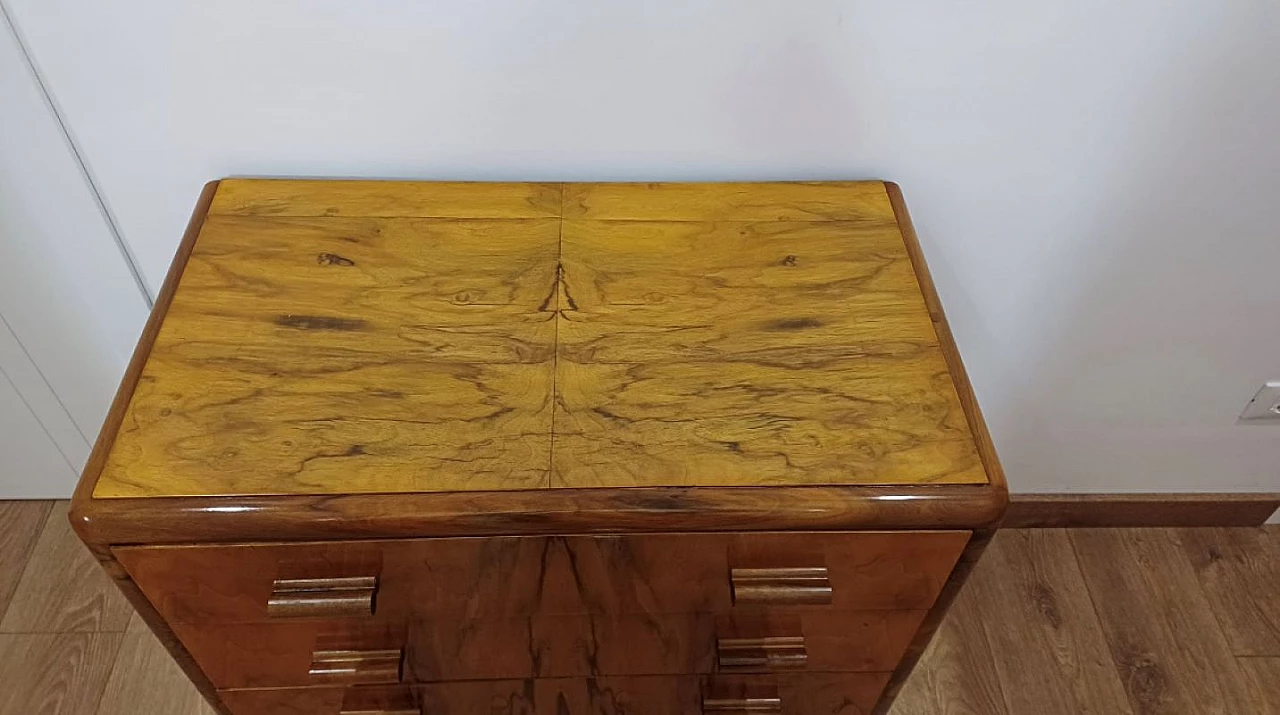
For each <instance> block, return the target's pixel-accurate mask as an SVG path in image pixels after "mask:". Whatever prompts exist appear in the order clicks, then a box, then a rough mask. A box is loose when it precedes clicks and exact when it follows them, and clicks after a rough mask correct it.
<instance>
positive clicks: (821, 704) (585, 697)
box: [219, 673, 889, 715]
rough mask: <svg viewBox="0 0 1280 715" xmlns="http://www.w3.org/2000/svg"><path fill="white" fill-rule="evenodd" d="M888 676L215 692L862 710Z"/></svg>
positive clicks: (303, 707) (395, 712) (455, 710)
mask: <svg viewBox="0 0 1280 715" xmlns="http://www.w3.org/2000/svg"><path fill="white" fill-rule="evenodd" d="M888 679H889V674H888V673H845V674H830V673H808V674H788V675H767V676H714V677H706V676H702V677H699V676H685V677H602V678H551V679H541V680H489V681H469V682H458V683H439V684H430V685H419V686H413V687H400V688H382V687H368V686H361V687H353V688H285V689H266V690H240V691H235V690H232V691H220V693H219V694H220V695H221V697H222V699H223V703H224V704H225V705H226V706H227V708H228V709H229V710H230V712H231V714H232V715H357V714H358V715H419V714H421V715H428V714H429V715H485V714H490V715H633V714H635V713H644V714H645V715H692V714H696V713H704V714H705V715H745V714H746V713H756V714H758V715H768V714H769V713H777V714H780V715H813V714H814V713H822V714H823V715H866V714H867V713H869V712H870V711H871V708H872V707H874V706H875V703H876V701H877V700H878V699H879V697H880V693H881V692H882V691H883V690H884V686H885V684H886V683H887V682H888Z"/></svg>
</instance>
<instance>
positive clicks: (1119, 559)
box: [1071, 529, 1258, 715]
mask: <svg viewBox="0 0 1280 715" xmlns="http://www.w3.org/2000/svg"><path fill="white" fill-rule="evenodd" d="M1071 541H1072V543H1073V544H1074V546H1075V549H1076V552H1077V553H1078V554H1079V557H1080V566H1081V569H1082V571H1083V573H1084V578H1085V582H1086V583H1087V585H1088V587H1089V592H1090V595H1091V596H1092V598H1093V604H1094V607H1095V609H1096V611H1097V614H1098V618H1099V619H1100V621H1101V623H1102V629H1103V632H1104V633H1105V634H1106V636H1107V641H1108V643H1109V645H1110V649H1111V654H1112V657H1113V659H1114V660H1115V663H1116V666H1117V668H1118V669H1119V670H1120V673H1121V678H1122V680H1123V682H1124V685H1125V689H1126V691H1127V692H1128V695H1129V703H1130V705H1131V706H1132V709H1133V712H1134V715H1155V714H1157V713H1159V714H1164V713H1179V714H1190V715H1199V714H1201V713H1215V714H1217V713H1221V714H1222V715H1226V714H1228V713H1246V712H1258V710H1257V709H1256V703H1257V701H1256V699H1255V697H1253V694H1252V693H1251V690H1250V687H1249V684H1248V681H1247V680H1246V679H1245V677H1244V674H1243V673H1242V671H1241V670H1240V668H1239V666H1238V665H1237V664H1236V663H1235V662H1234V660H1233V658H1232V654H1231V648H1230V646H1229V644H1228V643H1227V640H1226V638H1225V637H1224V636H1223V634H1222V631H1221V630H1219V628H1218V623H1217V622H1216V620H1215V619H1214V617H1213V613H1212V611H1211V610H1210V607H1209V604H1208V602H1207V601H1206V600H1205V597H1204V594H1203V592H1202V591H1201V590H1200V585H1199V583H1198V582H1197V580H1196V576H1195V573H1194V572H1193V571H1192V569H1191V566H1190V565H1189V564H1188V563H1187V561H1186V558H1185V555H1184V552H1183V548H1182V546H1181V545H1180V543H1179V542H1178V539H1177V534H1176V532H1173V531H1171V530H1165V529H1145V530H1111V529H1080V530H1076V531H1073V532H1072V533H1071ZM1209 663H1216V664H1219V665H1218V666H1217V667H1213V668H1210V667H1208V664H1209Z"/></svg>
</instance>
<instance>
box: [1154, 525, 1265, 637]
mask: <svg viewBox="0 0 1280 715" xmlns="http://www.w3.org/2000/svg"><path fill="white" fill-rule="evenodd" d="M1277 535H1280V531H1276V530H1275V529H1270V528H1267V529H1264V528H1256V529H1182V530H1180V531H1179V532H1178V537H1179V538H1180V539H1181V540H1182V544H1183V546H1184V547H1185V552H1186V554H1187V558H1189V559H1190V560H1191V565H1192V566H1193V567H1194V568H1195V570H1196V576H1197V577H1198V578H1199V579H1200V585H1201V586H1202V587H1203V588H1204V592H1205V595H1206V596H1207V597H1208V599H1209V603H1210V605H1211V606H1212V607H1213V612H1214V614H1216V615H1217V617H1218V622H1219V623H1221V624H1222V630H1223V632H1225V633H1226V635H1227V641H1228V642H1229V643H1230V644H1231V649H1232V651H1233V652H1234V653H1235V654H1236V655H1255V656H1259V655H1265V656H1280V538H1277Z"/></svg>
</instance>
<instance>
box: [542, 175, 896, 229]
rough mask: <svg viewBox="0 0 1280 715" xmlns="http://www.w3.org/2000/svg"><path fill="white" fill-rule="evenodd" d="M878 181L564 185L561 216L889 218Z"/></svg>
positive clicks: (875, 220)
mask: <svg viewBox="0 0 1280 715" xmlns="http://www.w3.org/2000/svg"><path fill="white" fill-rule="evenodd" d="M883 187H884V185H883V184H882V183H881V182H879V181H814V182H784V183H752V184H724V183H705V184H633V183H617V184H565V185H564V216H565V218H589V219H609V220H630V221H680V220H688V221H717V220H736V221H867V222H869V223H873V224H882V223H884V222H885V221H892V220H893V209H892V208H891V207H890V206H889V205H888V204H887V203H885V196H884V188H883Z"/></svg>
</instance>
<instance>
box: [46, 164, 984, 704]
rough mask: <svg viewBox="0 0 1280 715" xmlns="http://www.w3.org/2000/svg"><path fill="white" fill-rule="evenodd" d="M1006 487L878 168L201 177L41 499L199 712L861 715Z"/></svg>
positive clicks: (945, 599) (915, 637) (895, 200)
mask: <svg viewBox="0 0 1280 715" xmlns="http://www.w3.org/2000/svg"><path fill="white" fill-rule="evenodd" d="M1006 501H1007V495H1006V489H1005V484H1004V478H1003V475H1002V473H1001V471H1000V466H999V463H998V460H997V458H996V454H995V451H994V448H993V447H992V444H991V440H990V437H989V436H988V434H987V431H986V427H985V425H984V424H983V421H982V416H981V414H980V412H979V410H978V405H977V403H976V401H975V399H974V396H973V391H972V389H971V388H970V386H969V383H968V380H967V378H966V377H965V374H964V369H963V366H962V365H961V362H960V358H959V355H958V353H957V351H956V348H955V344H954V341H953V339H952V337H951V334H950V331H949V329H948V328H947V325H946V321H945V319H944V318H943V314H942V310H941V307H940V305H939V303H938V299H937V296H936V294H935V291H934V288H933V285H932V282H931V281H930V279H929V276H928V272H927V270H926V268H925V264H924V260H923V256H922V254H921V251H920V248H919V245H918V243H917V241H916V238H915V235H914V233H913V231H912V229H911V224H910V221H909V219H908V217H907V214H906V210H905V208H904V205H903V202H902V198H901V195H900V193H899V191H898V188H897V186H895V185H893V184H888V183H884V182H877V181H861V182H813V183H757V184H515V183H510V184H498V183H438V182H401V181H336V180H324V181H320V180H307V181H304V180H281V179H275V180H271V179H226V180H222V181H219V182H213V183H210V184H209V185H208V186H207V187H206V188H205V191H204V193H203V195H202V197H201V199H200V202H199V205H198V206H197V209H196V212H195V214H194V216H193V218H192V221H191V224H190V227H189V228H188V231H187V233H186V236H185V238H184V239H183V241H182V244H181V246H180V247H179V249H178V254H177V257H176V258H175V260H174V263H173V267H172V268H171V270H170V273H169V275H168V278H167V280H166V282H165V285H164V288H163V290H162V291H161V294H160V296H159V299H158V301H157V303H156V307H155V310H154V311H153V313H152V316H151V319H150V321H149V322H148V324H147V327H146V330H145V331H144V333H143V336H142V339H141V341H140V343H139V346H138V350H137V352H136V353H135V356H134V359H133V361H132V362H131V364H130V366H129V369H128V372H127V374H126V375H125V378H124V381H123V383H122V385H121V388H120V391H119V393H118V394H117V396H116V400H115V402H114V404H113V405H112V409H111V412H110V415H109V416H108V419H107V422H106V425H105V426H104V428H103V431H102V434H101V435H100V437H99V439H98V442H97V444H96V445H95V448H94V451H93V455H92V457H91V458H90V461H89V464H88V466H87V467H86V470H85V474H84V477H83V479H82V480H81V483H80V487H79V489H78V490H77V493H76V497H75V499H74V502H73V509H72V523H73V525H74V526H75V528H76V530H77V532H78V533H79V534H80V536H81V537H82V538H83V539H84V541H85V543H86V544H87V545H88V546H89V548H90V549H91V550H92V551H93V552H94V554H95V555H96V556H97V558H98V560H99V561H100V562H101V563H102V565H103V567H104V568H106V570H107V571H108V572H109V573H110V574H111V575H112V577H113V578H114V579H115V580H116V582H117V583H118V584H119V586H120V587H121V589H122V590H123V591H124V592H125V594H126V595H128V596H129V598H130V600H131V601H132V603H133V604H134V606H135V607H136V608H137V609H138V611H139V613H140V614H141V615H142V616H143V618H144V619H145V620H146V621H147V623H148V624H149V625H150V626H151V628H152V629H153V630H154V631H155V632H156V633H157V635H159V636H160V638H161V640H162V641H163V642H164V643H165V645H166V646H167V647H168V649H169V650H170V652H171V653H172V654H173V656H174V657H175V658H176V659H177V660H178V662H179V663H180V664H181V665H182V667H183V668H184V670H185V671H186V673H187V674H188V675H189V676H190V677H191V679H192V680H193V681H194V682H195V684H196V685H197V686H198V687H199V688H200V689H201V691H202V692H203V693H204V694H205V695H206V697H208V698H209V700H210V702H211V703H212V704H213V705H214V706H215V708H216V709H217V710H218V711H219V712H220V713H222V714H223V715H392V714H394V715H410V714H413V715H417V714H419V713H422V714H425V715H475V714H478V713H492V714H493V715H508V714H509V715H528V714H535V713H536V714H539V715H542V714H545V715H623V714H624V713H644V714H645V715H665V714H668V713H670V714H680V715H683V714H685V713H689V714H696V713H707V714H708V715H713V714H725V715H728V714H739V715H745V714H747V713H784V714H786V715H835V714H841V715H872V714H873V713H874V714H882V713H885V712H886V711H887V709H888V708H889V706H890V703H891V702H892V699H893V695H894V693H896V691H897V689H898V688H899V687H900V686H901V684H902V682H903V680H904V679H905V678H906V676H907V675H908V674H909V673H910V671H911V668H912V666H913V665H914V663H915V661H916V659H917V658H918V657H919V655H920V653H921V652H922V651H923V649H924V647H925V646H926V645H927V643H928V640H929V638H930V635H931V634H932V632H933V629H934V628H935V627H936V625H937V623H938V622H939V620H940V619H941V618H942V615H943V614H944V612H945V610H946V608H947V606H948V605H949V603H950V601H951V600H952V598H953V597H954V596H955V593H956V592H957V590H958V589H959V588H960V586H961V584H962V583H963V580H964V578H965V576H966V575H967V574H968V572H969V570H970V569H971V568H972V566H973V564H974V562H975V561H976V560H977V558H978V557H979V555H980V553H981V551H982V549H983V547H984V546H985V545H986V543H987V541H988V540H989V539H990V537H991V535H992V533H993V530H994V529H995V527H996V525H997V524H998V522H999V520H1000V518H1001V516H1002V514H1003V511H1004V508H1005V505H1006Z"/></svg>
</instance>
